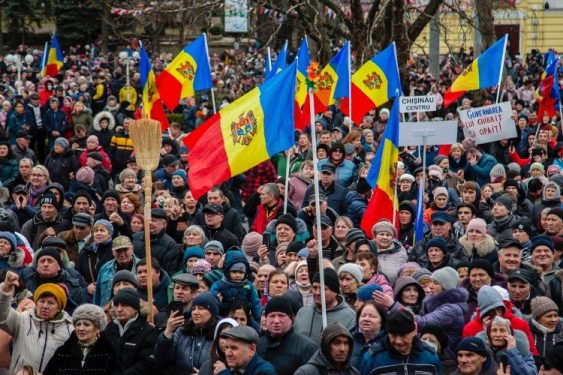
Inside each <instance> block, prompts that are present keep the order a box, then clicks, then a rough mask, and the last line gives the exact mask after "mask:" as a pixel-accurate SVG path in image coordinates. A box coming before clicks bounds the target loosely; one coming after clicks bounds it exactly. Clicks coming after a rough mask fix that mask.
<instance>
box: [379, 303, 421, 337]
mask: <svg viewBox="0 0 563 375" xmlns="http://www.w3.org/2000/svg"><path fill="white" fill-rule="evenodd" d="M385 330H386V331H387V333H391V334H395V335H405V334H407V333H411V332H414V331H415V330H416V324H415V318H414V315H413V314H412V313H411V312H410V311H409V310H406V309H401V310H395V311H393V312H391V313H390V314H389V315H387V319H386V320H385Z"/></svg>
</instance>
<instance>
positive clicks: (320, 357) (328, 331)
mask: <svg viewBox="0 0 563 375" xmlns="http://www.w3.org/2000/svg"><path fill="white" fill-rule="evenodd" d="M353 348H354V340H353V337H352V335H351V334H350V332H349V331H348V330H347V329H346V328H345V327H344V326H342V325H341V324H339V323H332V324H329V325H327V327H326V328H325V330H324V331H323V333H322V337H321V347H320V349H318V350H317V351H316V352H315V354H313V356H312V357H311V359H310V360H309V361H308V362H307V364H305V365H303V366H301V367H300V368H298V369H297V371H296V372H295V375H321V374H342V375H357V374H359V373H360V372H359V371H358V370H357V369H356V368H354V367H352V364H351V357H352V351H353ZM321 369H322V370H321Z"/></svg>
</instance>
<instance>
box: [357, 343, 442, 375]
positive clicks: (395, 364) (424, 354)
mask: <svg viewBox="0 0 563 375" xmlns="http://www.w3.org/2000/svg"><path fill="white" fill-rule="evenodd" d="M418 373H420V374H436V375H437V374H441V373H442V365H441V363H440V359H439V358H438V355H437V354H436V353H435V352H434V349H432V348H430V347H429V346H427V345H426V344H425V343H423V342H422V341H421V340H420V339H419V338H418V337H415V338H414V339H413V343H412V349H411V352H410V354H409V356H408V357H406V358H405V357H404V356H403V355H401V354H399V353H398V352H396V351H395V350H394V349H393V347H392V346H391V344H390V343H389V336H385V337H383V338H382V339H381V341H379V342H376V343H375V344H374V345H372V347H371V348H370V349H369V351H367V352H366V353H365V354H364V355H363V356H362V358H361V359H360V374H361V375H383V374H418Z"/></svg>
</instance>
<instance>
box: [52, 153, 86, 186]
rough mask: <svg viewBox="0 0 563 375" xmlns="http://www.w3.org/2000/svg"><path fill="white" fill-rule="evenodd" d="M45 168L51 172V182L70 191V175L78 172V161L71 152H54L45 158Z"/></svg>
mask: <svg viewBox="0 0 563 375" xmlns="http://www.w3.org/2000/svg"><path fill="white" fill-rule="evenodd" d="M45 166H46V167H47V169H48V170H49V173H50V176H51V181H53V182H58V183H59V184H61V185H63V187H64V188H65V190H68V188H69V187H70V174H71V173H74V172H76V171H77V170H78V161H77V160H76V156H74V153H73V152H72V151H71V150H68V149H67V150H64V151H63V152H61V153H60V154H57V153H56V152H55V151H54V150H53V151H51V152H50V153H49V155H47V158H45Z"/></svg>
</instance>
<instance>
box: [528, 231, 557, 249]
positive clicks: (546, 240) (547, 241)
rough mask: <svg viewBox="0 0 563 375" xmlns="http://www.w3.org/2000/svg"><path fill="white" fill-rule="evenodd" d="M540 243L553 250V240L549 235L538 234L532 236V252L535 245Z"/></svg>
mask: <svg viewBox="0 0 563 375" xmlns="http://www.w3.org/2000/svg"><path fill="white" fill-rule="evenodd" d="M540 245H543V246H547V247H549V249H550V250H551V251H555V246H554V245H553V240H552V239H551V237H549V236H546V235H545V234H540V235H539V236H535V237H534V238H532V252H533V251H534V249H535V248H536V247H538V246H540Z"/></svg>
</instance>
